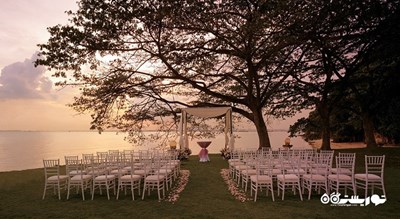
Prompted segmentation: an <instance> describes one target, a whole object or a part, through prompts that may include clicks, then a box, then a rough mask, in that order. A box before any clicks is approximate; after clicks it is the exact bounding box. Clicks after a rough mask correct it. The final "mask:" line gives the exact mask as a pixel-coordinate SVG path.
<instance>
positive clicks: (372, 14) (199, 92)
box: [36, 0, 398, 147]
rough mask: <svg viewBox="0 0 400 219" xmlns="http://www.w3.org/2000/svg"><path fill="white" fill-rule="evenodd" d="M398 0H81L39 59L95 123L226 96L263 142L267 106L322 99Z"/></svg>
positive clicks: (129, 125)
mask: <svg viewBox="0 0 400 219" xmlns="http://www.w3.org/2000/svg"><path fill="white" fill-rule="evenodd" d="M397 3H398V1H372V0H368V1H361V2H356V1H349V0H347V1H346V0H342V1H316V0H315V1H314V0H311V1H296V0H284V1H263V0H247V1H243V0H224V1H214V0H202V1H198V0H184V1H177V0H158V1H153V0H131V1H129V0H107V1H106V0H105V1H97V0H81V1H79V2H78V5H79V9H78V10H77V11H76V12H68V13H69V15H70V23H69V24H68V25H57V26H54V27H50V28H49V32H50V34H51V37H50V39H49V40H48V42H47V43H46V44H41V45H39V46H40V58H39V59H38V60H37V62H36V64H38V65H46V66H48V67H49V68H50V69H53V70H55V76H56V77H64V78H65V81H63V82H61V83H60V85H64V86H67V85H73V86H78V87H79V88H80V89H81V95H80V96H79V97H76V98H75V101H74V103H72V104H71V105H72V107H73V108H75V109H76V110H77V111H79V112H83V113H84V112H90V113H91V114H92V118H93V120H92V128H94V129H99V130H102V129H104V128H118V129H122V130H124V131H128V132H130V133H132V134H133V133H140V132H138V131H140V130H141V129H142V128H143V127H144V126H146V125H148V124H150V123H156V124H157V125H162V126H161V127H163V128H164V129H169V128H172V127H174V126H173V124H170V123H166V122H165V121H163V118H165V117H166V116H173V117H174V118H175V119H176V118H177V113H179V110H178V109H179V108H180V107H191V106H232V107H233V111H234V112H236V113H239V114H240V115H241V116H243V117H245V118H247V119H248V120H250V121H251V122H253V123H254V125H255V127H256V129H257V132H258V135H259V144H260V147H270V146H271V145H270V142H269V138H268V133H267V131H268V129H267V126H266V123H265V117H266V116H267V115H272V116H275V117H286V116H291V115H293V114H294V113H296V112H297V111H298V110H301V109H303V108H307V107H311V106H316V107H317V108H318V107H319V108H321V112H323V110H327V111H330V109H329V108H327V106H329V105H332V104H334V102H327V101H328V100H329V101H330V100H331V99H332V98H333V95H332V94H333V93H336V94H338V95H339V96H338V98H340V95H343V93H341V92H338V90H337V89H336V90H335V89H334V88H337V87H338V86H343V85H342V84H344V82H347V81H348V79H347V78H349V77H350V76H351V75H352V74H355V72H357V71H358V69H359V68H360V66H364V64H365V62H366V58H365V57H367V56H368V54H369V51H372V49H373V48H375V45H377V42H378V41H379V39H380V37H381V36H380V35H379V31H380V28H382V23H385V21H386V20H387V19H388V17H391V16H392V14H395V13H398V12H397V11H398V8H397V7H398V6H397V5H398V4H397ZM396 4H397V5H396ZM334 90H335V91H334ZM339 91H340V90H339ZM346 92H347V91H346ZM327 116H329V113H328V114H327ZM328 126H329V125H328Z"/></svg>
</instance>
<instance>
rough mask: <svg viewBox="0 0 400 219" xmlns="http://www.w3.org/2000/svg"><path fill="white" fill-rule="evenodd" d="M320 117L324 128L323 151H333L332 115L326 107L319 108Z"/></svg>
mask: <svg viewBox="0 0 400 219" xmlns="http://www.w3.org/2000/svg"><path fill="white" fill-rule="evenodd" d="M318 112H319V115H320V117H321V123H322V124H321V126H322V145H321V150H331V130H330V126H331V124H330V120H329V117H330V113H329V110H328V108H327V107H326V106H320V107H319V110H318Z"/></svg>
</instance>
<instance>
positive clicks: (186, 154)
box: [178, 148, 192, 160]
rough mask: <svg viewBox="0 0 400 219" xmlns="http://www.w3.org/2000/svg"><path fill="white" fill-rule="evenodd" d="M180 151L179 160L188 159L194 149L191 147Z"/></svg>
mask: <svg viewBox="0 0 400 219" xmlns="http://www.w3.org/2000/svg"><path fill="white" fill-rule="evenodd" d="M178 152H179V154H178V159H179V160H187V159H189V156H190V155H191V154H192V150H190V149H189V148H185V149H179V151H178Z"/></svg>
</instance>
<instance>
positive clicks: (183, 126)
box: [179, 107, 235, 150]
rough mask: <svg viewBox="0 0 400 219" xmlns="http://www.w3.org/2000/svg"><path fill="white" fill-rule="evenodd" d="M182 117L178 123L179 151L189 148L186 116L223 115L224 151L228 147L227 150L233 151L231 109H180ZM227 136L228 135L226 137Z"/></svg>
mask: <svg viewBox="0 0 400 219" xmlns="http://www.w3.org/2000/svg"><path fill="white" fill-rule="evenodd" d="M181 110H182V116H181V120H180V121H179V147H180V148H181V149H184V148H188V147H189V138H188V136H187V115H188V114H189V115H192V116H197V117H202V118H213V117H218V116H222V115H225V129H224V134H225V149H226V148H227V147H228V145H229V149H231V150H233V147H234V142H235V140H234V137H233V130H232V127H233V126H232V108H231V107H195V108H182V109H181ZM228 134H229V135H228Z"/></svg>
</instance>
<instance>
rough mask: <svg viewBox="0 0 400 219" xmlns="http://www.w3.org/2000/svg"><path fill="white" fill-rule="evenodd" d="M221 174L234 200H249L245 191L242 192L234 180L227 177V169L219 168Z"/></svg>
mask: <svg viewBox="0 0 400 219" xmlns="http://www.w3.org/2000/svg"><path fill="white" fill-rule="evenodd" d="M221 176H222V178H223V179H224V181H225V183H226V184H227V185H228V190H229V192H230V193H231V194H232V195H233V197H235V199H236V200H239V201H241V202H245V201H248V200H251V198H248V197H247V195H246V193H244V192H243V191H242V190H241V189H239V188H238V187H237V185H236V183H235V182H233V180H232V179H231V178H229V169H221Z"/></svg>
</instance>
